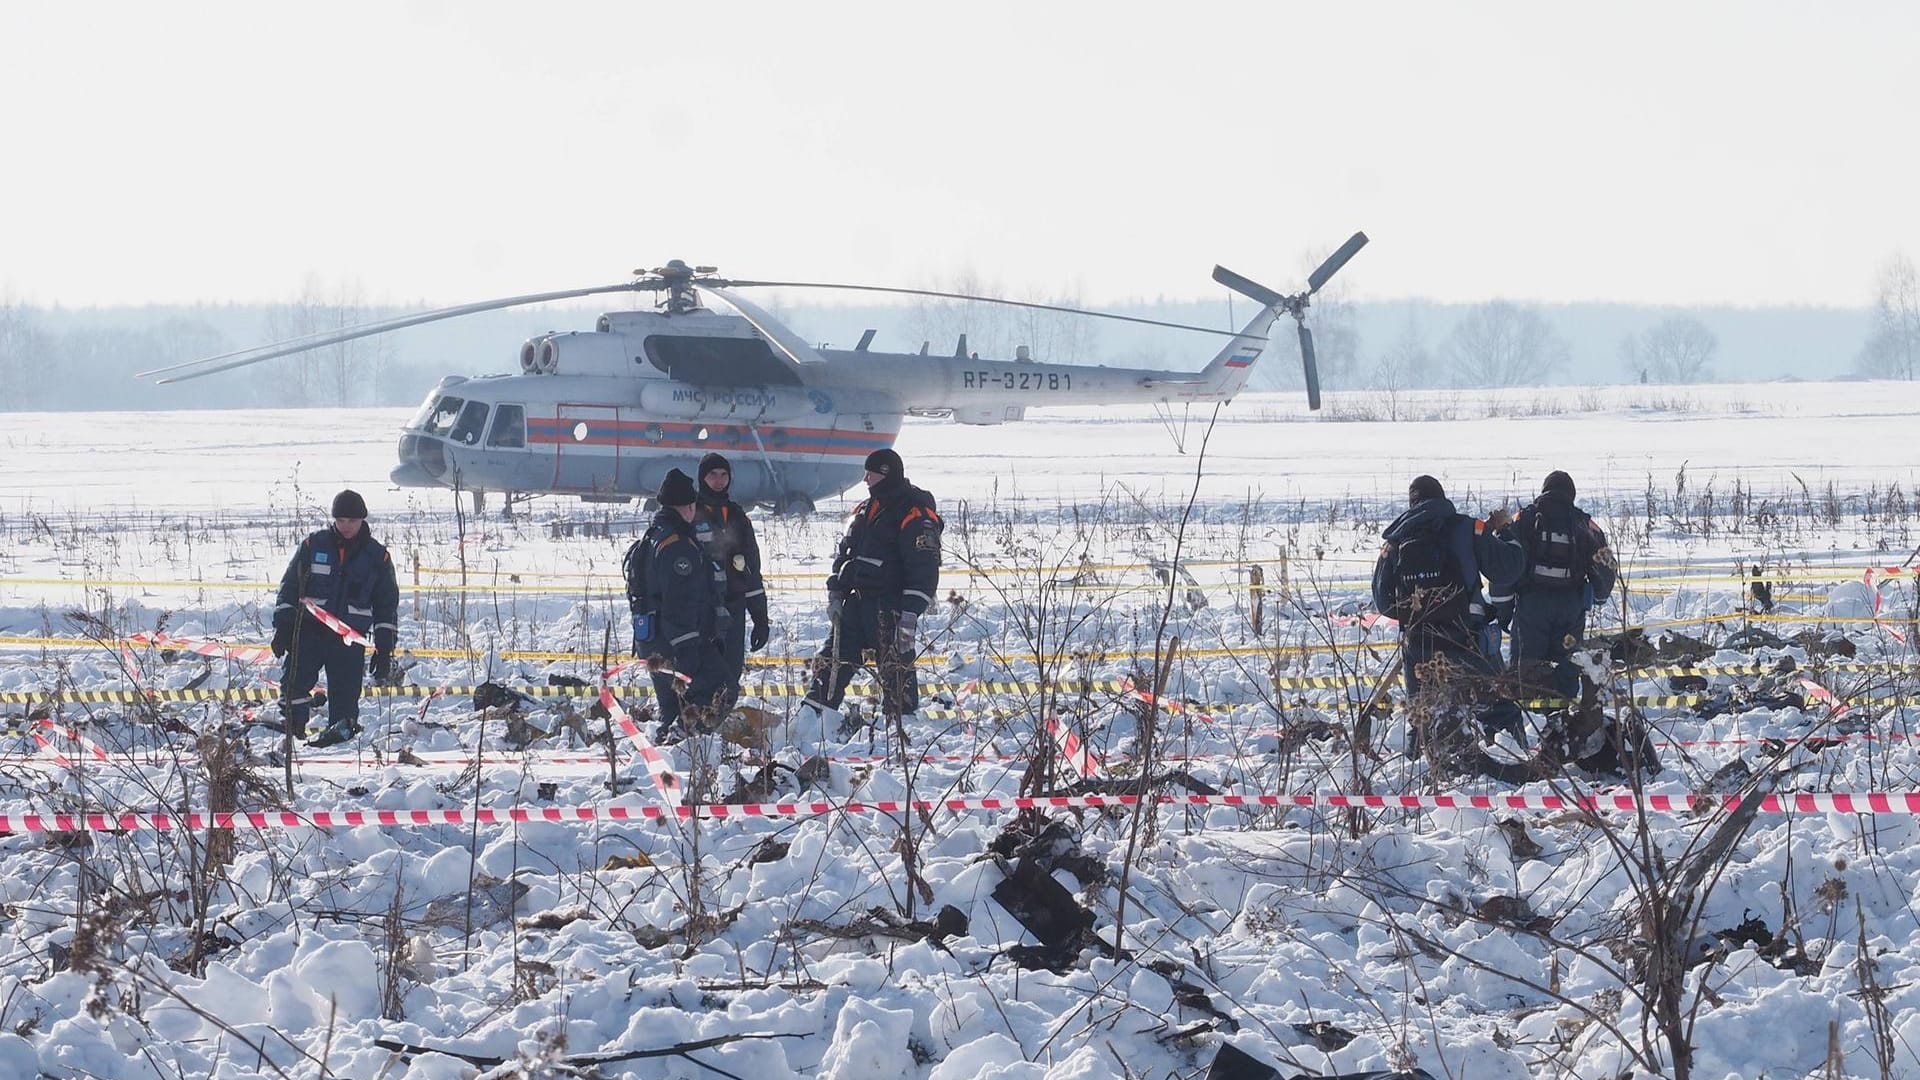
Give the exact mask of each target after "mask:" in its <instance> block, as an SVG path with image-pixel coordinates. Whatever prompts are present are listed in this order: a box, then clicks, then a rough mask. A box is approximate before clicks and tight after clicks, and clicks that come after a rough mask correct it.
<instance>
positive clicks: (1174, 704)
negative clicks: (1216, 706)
mask: <svg viewBox="0 0 1920 1080" xmlns="http://www.w3.org/2000/svg"><path fill="white" fill-rule="evenodd" d="M1126 696H1128V697H1130V698H1132V699H1134V700H1135V701H1144V702H1146V703H1147V704H1149V705H1158V706H1159V707H1160V708H1162V709H1164V710H1166V711H1167V712H1170V713H1174V714H1175V715H1178V716H1192V717H1193V718H1194V719H1196V720H1203V721H1205V722H1207V723H1209V724H1216V723H1219V718H1218V717H1215V716H1213V715H1211V714H1209V713H1204V712H1201V711H1200V710H1198V709H1195V708H1193V707H1192V706H1189V705H1188V704H1187V703H1186V702H1184V701H1175V700H1173V699H1172V698H1161V697H1155V696H1154V695H1153V694H1152V693H1150V692H1148V691H1146V690H1142V689H1140V688H1139V687H1137V686H1135V685H1133V680H1132V679H1128V680H1127V695H1126Z"/></svg>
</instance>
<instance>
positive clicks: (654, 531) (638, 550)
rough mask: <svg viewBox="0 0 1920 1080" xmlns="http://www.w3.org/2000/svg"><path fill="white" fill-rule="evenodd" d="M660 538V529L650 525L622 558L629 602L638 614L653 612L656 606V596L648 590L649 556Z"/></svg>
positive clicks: (622, 568)
mask: <svg viewBox="0 0 1920 1080" xmlns="http://www.w3.org/2000/svg"><path fill="white" fill-rule="evenodd" d="M659 540H660V536H659V529H658V528H657V527H655V526H652V525H649V526H648V527H647V531H646V532H644V533H642V534H641V535H640V539H638V540H635V541H634V542H633V543H632V544H631V545H629V546H628V547H627V555H626V558H625V559H623V560H621V570H622V571H623V572H624V574H625V576H626V579H627V604H628V606H629V607H631V608H632V610H633V613H634V614H636V615H640V614H644V613H647V612H651V611H653V609H654V607H655V603H654V597H653V595H652V594H651V593H650V592H648V591H647V558H648V556H650V555H652V554H653V545H654V544H656V543H658V542H659Z"/></svg>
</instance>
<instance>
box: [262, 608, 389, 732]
mask: <svg viewBox="0 0 1920 1080" xmlns="http://www.w3.org/2000/svg"><path fill="white" fill-rule="evenodd" d="M366 670H367V650H366V649H364V648H362V647H361V646H359V645H349V644H347V643H346V642H344V641H342V640H340V637H339V635H338V634H335V633H334V632H333V631H331V630H329V629H327V628H326V627H324V626H321V625H320V624H319V623H316V622H314V621H312V620H311V619H309V620H307V622H306V624H305V625H303V626H301V627H300V630H299V633H298V635H297V636H296V637H295V638H294V641H293V649H292V651H290V652H288V653H287V659H286V662H285V663H284V664H283V665H282V666H281V668H280V715H281V716H283V717H285V718H286V721H287V723H288V724H289V725H290V726H291V727H292V728H293V730H294V732H295V733H296V734H299V733H301V732H304V731H305V730H306V727H307V720H308V717H309V715H310V714H311V712H312V710H313V684H314V683H316V682H318V681H319V680H320V672H322V671H325V672H326V673H327V723H328V724H329V725H330V726H333V727H339V726H341V725H343V724H346V723H348V722H349V721H354V720H358V719H360V678H361V676H362V675H363V674H364V673H365V672H366Z"/></svg>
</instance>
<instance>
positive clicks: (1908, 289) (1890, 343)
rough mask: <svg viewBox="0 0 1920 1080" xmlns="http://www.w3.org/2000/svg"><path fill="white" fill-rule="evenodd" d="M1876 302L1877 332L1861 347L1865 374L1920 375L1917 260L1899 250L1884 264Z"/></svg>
mask: <svg viewBox="0 0 1920 1080" xmlns="http://www.w3.org/2000/svg"><path fill="white" fill-rule="evenodd" d="M1878 290H1879V292H1878V295H1877V296H1875V297H1874V302H1873V334H1872V336H1870V337H1868V338H1867V344H1866V347H1865V348H1863V349H1861V350H1860V358H1859V360H1858V361H1857V363H1856V367H1857V368H1858V370H1859V371H1860V373H1861V374H1862V375H1872V376H1876V377H1879V378H1888V379H1912V378H1915V377H1916V376H1920V277H1916V275H1915V273H1914V268H1913V260H1912V259H1909V258H1907V255H1906V253H1905V252H1901V251H1896V252H1894V253H1893V255H1892V256H1891V257H1890V258H1888V259H1887V261H1886V262H1885V263H1883V264H1881V267H1880V280H1879V284H1878Z"/></svg>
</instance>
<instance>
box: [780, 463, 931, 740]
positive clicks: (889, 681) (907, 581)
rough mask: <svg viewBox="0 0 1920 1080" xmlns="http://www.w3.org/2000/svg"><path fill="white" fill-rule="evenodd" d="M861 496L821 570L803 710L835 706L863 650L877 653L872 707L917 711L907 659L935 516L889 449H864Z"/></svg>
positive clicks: (927, 577)
mask: <svg viewBox="0 0 1920 1080" xmlns="http://www.w3.org/2000/svg"><path fill="white" fill-rule="evenodd" d="M866 467H867V474H866V482H867V499H866V501H865V502H863V503H861V504H860V505H859V506H857V507H855V508H854V511H853V517H852V520H851V521H850V522H849V524H848V526H847V533H846V535H845V536H843V537H842V538H841V539H840V547H839V549H838V551H837V552H836V554H835V556H834V560H833V572H832V573H831V574H829V575H828V576H827V615H828V621H829V622H830V623H831V624H832V630H831V632H830V634H829V636H828V638H827V643H826V644H825V645H823V646H822V647H821V649H820V654H819V655H818V656H816V657H814V660H813V671H812V679H811V681H810V682H809V683H808V685H807V696H806V699H805V700H804V701H803V702H802V703H801V705H802V708H803V709H808V708H810V709H811V710H812V711H813V712H814V713H815V714H816V715H817V714H821V713H824V712H826V711H827V710H830V709H838V708H839V707H840V703H841V702H842V701H843V700H845V698H846V692H847V683H849V682H850V681H852V679H853V674H854V671H855V670H856V669H857V668H858V667H859V665H860V664H861V662H862V658H863V657H864V655H865V654H866V651H867V650H869V649H871V650H873V652H874V654H875V656H876V657H877V659H878V665H877V666H878V675H879V683H880V708H881V711H883V712H884V713H886V715H888V716H889V717H897V716H901V715H904V714H907V713H914V712H918V711H919V709H920V685H919V680H918V679H917V677H916V676H915V675H914V670H913V661H914V656H915V645H916V642H917V635H918V632H919V626H920V616H921V615H923V614H925V613H926V610H927V608H929V607H931V606H932V604H933V598H934V596H935V594H936V592H937V591H938V589H939V586H940V537H941V534H942V532H943V531H944V530H945V528H946V525H945V523H944V522H942V521H941V520H940V514H939V511H938V510H937V509H936V508H935V506H934V500H933V496H932V495H931V494H929V493H928V492H926V491H923V490H921V489H920V488H917V487H914V486H913V485H912V484H910V483H908V482H907V474H906V466H905V464H904V463H902V462H901V460H900V455H899V454H897V453H895V452H894V451H893V450H892V449H891V448H887V449H881V450H875V451H874V452H872V453H871V454H868V455H867V460H866Z"/></svg>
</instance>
